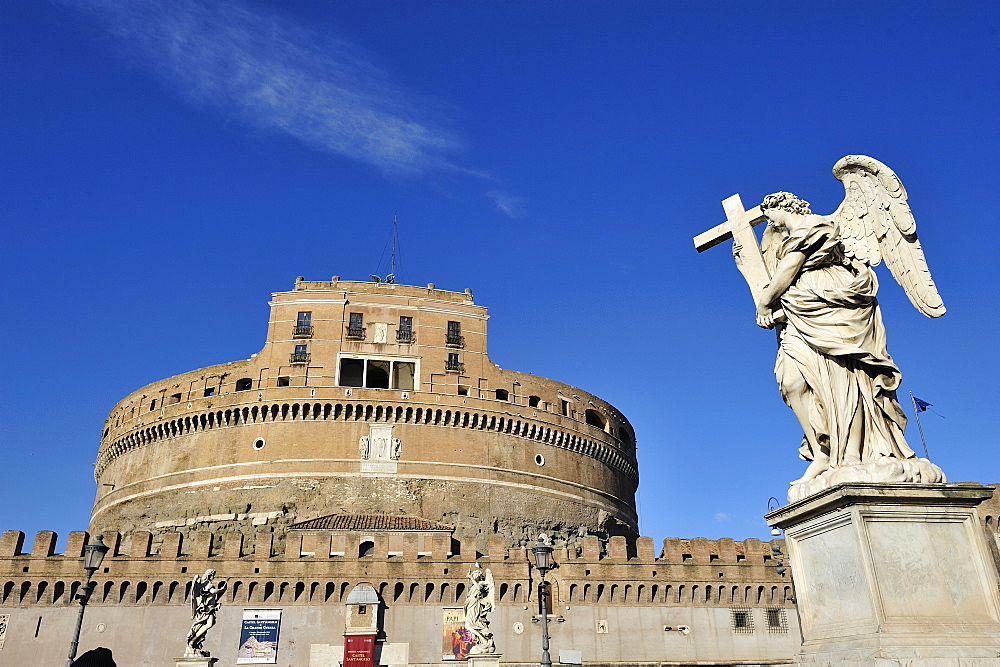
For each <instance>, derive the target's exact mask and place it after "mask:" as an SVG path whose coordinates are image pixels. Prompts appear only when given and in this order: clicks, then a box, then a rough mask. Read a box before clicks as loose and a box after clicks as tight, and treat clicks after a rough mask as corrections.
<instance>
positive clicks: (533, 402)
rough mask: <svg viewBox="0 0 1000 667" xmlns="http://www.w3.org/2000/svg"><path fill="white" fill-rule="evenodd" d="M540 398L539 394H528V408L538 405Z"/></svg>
mask: <svg viewBox="0 0 1000 667" xmlns="http://www.w3.org/2000/svg"><path fill="white" fill-rule="evenodd" d="M541 400H542V397H541V396H529V397H528V407H529V408H537V407H538V403H539V401H541Z"/></svg>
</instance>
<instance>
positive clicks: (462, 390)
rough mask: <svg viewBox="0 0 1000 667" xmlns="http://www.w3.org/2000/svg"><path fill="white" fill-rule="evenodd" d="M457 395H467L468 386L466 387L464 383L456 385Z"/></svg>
mask: <svg viewBox="0 0 1000 667" xmlns="http://www.w3.org/2000/svg"><path fill="white" fill-rule="evenodd" d="M458 395H459V396H468V395H469V388H468V387H466V386H465V385H464V384H460V385H458Z"/></svg>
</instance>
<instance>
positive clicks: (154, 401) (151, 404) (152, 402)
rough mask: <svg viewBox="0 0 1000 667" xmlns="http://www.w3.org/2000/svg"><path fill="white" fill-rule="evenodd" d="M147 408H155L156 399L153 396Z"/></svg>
mask: <svg viewBox="0 0 1000 667" xmlns="http://www.w3.org/2000/svg"><path fill="white" fill-rule="evenodd" d="M149 409H150V411H152V410H155V409H156V399H155V398H154V399H153V400H151V401H150V402H149Z"/></svg>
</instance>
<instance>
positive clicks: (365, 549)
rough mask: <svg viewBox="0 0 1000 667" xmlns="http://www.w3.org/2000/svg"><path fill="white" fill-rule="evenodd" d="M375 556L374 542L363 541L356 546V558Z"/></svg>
mask: <svg viewBox="0 0 1000 667" xmlns="http://www.w3.org/2000/svg"><path fill="white" fill-rule="evenodd" d="M374 555H375V542H373V541H372V540H364V541H363V542H362V543H361V544H359V545H358V558H367V557H368V556H374Z"/></svg>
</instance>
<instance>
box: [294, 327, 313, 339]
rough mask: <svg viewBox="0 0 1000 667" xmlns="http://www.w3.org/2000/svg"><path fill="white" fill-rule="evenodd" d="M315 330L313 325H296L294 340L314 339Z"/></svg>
mask: <svg viewBox="0 0 1000 667" xmlns="http://www.w3.org/2000/svg"><path fill="white" fill-rule="evenodd" d="M312 335H313V328H312V325H311V324H296V325H295V329H294V330H293V331H292V337H293V338H312Z"/></svg>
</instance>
